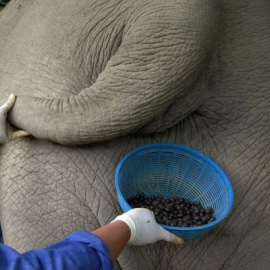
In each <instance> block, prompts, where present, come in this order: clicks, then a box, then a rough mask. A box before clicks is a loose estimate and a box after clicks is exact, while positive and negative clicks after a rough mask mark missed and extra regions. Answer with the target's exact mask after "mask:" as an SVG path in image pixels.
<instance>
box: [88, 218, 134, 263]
mask: <svg viewBox="0 0 270 270" xmlns="http://www.w3.org/2000/svg"><path fill="white" fill-rule="evenodd" d="M92 233H93V234H95V235H97V236H98V237H100V238H101V239H102V241H103V242H104V243H105V244H106V245H107V247H108V249H109V253H110V256H111V258H112V259H113V260H116V259H117V257H118V256H119V254H120V253H121V251H122V250H123V249H124V247H125V246H126V244H127V242H128V240H129V238H130V229H129V227H128V226H127V224H126V223H125V222H123V221H115V222H113V223H111V224H108V225H106V226H104V227H102V228H100V229H97V230H95V231H93V232H92Z"/></svg>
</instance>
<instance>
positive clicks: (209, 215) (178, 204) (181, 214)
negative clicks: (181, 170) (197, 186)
mask: <svg viewBox="0 0 270 270" xmlns="http://www.w3.org/2000/svg"><path fill="white" fill-rule="evenodd" d="M127 202H128V204H129V205H130V206H131V207H132V208H138V207H143V208H147V209H149V210H151V211H153V213H154V214H155V218H156V221H157V223H159V224H164V225H169V226H174V227H197V226H202V225H205V224H209V223H211V222H213V221H215V220H216V219H215V218H214V217H213V213H214V211H213V209H212V208H206V209H204V208H203V207H202V205H201V203H200V202H190V201H188V200H186V199H183V198H178V197H173V198H167V199H166V198H164V197H163V196H161V195H158V196H151V197H147V196H146V195H145V194H144V193H138V194H137V195H136V196H134V197H131V198H129V199H127Z"/></svg>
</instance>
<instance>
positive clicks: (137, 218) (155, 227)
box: [112, 208, 184, 246]
mask: <svg viewBox="0 0 270 270" xmlns="http://www.w3.org/2000/svg"><path fill="white" fill-rule="evenodd" d="M116 220H122V221H124V222H125V223H126V224H127V225H128V227H129V228H130V232H131V235H130V239H129V241H128V244H129V245H135V246H141V245H145V244H151V243H155V242H157V241H159V240H165V241H168V242H171V243H173V244H183V243H184V240H183V239H182V238H180V237H177V236H176V235H174V234H172V233H170V232H168V231H167V230H165V229H164V228H162V227H161V226H160V225H159V224H157V222H156V220H155V215H154V213H153V212H152V211H150V210H148V209H146V208H135V209H132V210H130V211H128V212H126V213H124V214H122V215H120V216H118V217H116V219H114V220H113V221H112V222H114V221H116Z"/></svg>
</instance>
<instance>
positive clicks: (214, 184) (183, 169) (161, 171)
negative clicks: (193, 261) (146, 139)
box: [115, 143, 233, 240]
mask: <svg viewBox="0 0 270 270" xmlns="http://www.w3.org/2000/svg"><path fill="white" fill-rule="evenodd" d="M115 186H116V191H117V195H118V200H119V203H120V206H121V208H122V210H123V211H124V212H126V211H129V210H130V209H131V207H130V205H129V204H128V203H127V201H126V199H128V198H130V197H132V196H134V195H136V194H137V193H138V192H144V193H145V195H146V196H152V195H154V196H156V195H159V194H161V195H162V196H164V197H165V198H170V197H174V196H177V197H181V198H185V199H188V200H190V201H199V202H201V204H202V205H203V207H212V208H213V210H214V217H215V218H216V220H215V221H214V222H212V223H210V224H207V225H204V226H200V227H189V228H186V227H172V226H167V225H162V227H164V228H165V229H167V230H169V231H170V232H172V233H174V234H176V235H178V236H181V237H182V238H183V239H185V240H191V239H194V238H197V237H199V236H202V235H204V234H206V233H208V232H209V231H210V230H211V229H212V228H213V227H214V226H216V225H217V224H218V223H219V222H221V221H222V220H223V219H224V218H225V217H226V216H227V215H228V214H229V212H230V210H231V208H232V205H233V189H232V186H231V183H230V181H229V179H228V177H227V176H226V175H225V173H224V172H223V171H222V170H221V169H220V168H219V166H218V165H217V164H216V163H214V162H213V161H212V160H211V159H209V158H208V157H206V156H205V155H203V154H201V153H200V152H198V151H195V150H192V149H190V148H188V147H185V146H181V145H177V144H167V143H166V144H164V143H162V144H150V145H146V146H143V147H140V148H137V149H135V150H134V151H132V152H130V153H129V154H127V155H126V156H125V157H124V158H123V159H122V160H121V162H120V163H119V164H118V166H117V170H116V175H115Z"/></svg>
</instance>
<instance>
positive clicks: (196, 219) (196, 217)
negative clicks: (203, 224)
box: [193, 216, 201, 221]
mask: <svg viewBox="0 0 270 270" xmlns="http://www.w3.org/2000/svg"><path fill="white" fill-rule="evenodd" d="M200 219H201V217H200V216H195V217H193V220H194V221H198V220H200Z"/></svg>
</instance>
